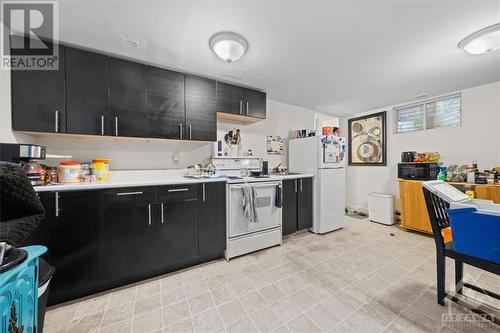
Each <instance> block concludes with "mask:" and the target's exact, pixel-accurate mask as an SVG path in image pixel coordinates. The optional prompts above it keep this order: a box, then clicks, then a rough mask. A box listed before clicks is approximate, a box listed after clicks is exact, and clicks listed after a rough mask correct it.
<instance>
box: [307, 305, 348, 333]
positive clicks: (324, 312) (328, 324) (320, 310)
mask: <svg viewBox="0 0 500 333" xmlns="http://www.w3.org/2000/svg"><path fill="white" fill-rule="evenodd" d="M306 316H307V317H308V318H309V319H311V320H312V321H313V322H314V323H315V324H316V325H317V326H318V327H319V328H320V329H321V330H322V331H323V332H327V331H328V330H329V329H331V328H332V327H333V326H335V325H336V324H337V323H339V322H340V319H339V318H338V317H337V316H335V315H334V314H333V313H331V312H330V311H329V310H328V309H327V308H326V307H325V306H324V305H322V304H318V305H316V306H315V307H313V308H311V309H310V310H309V311H307V312H306Z"/></svg>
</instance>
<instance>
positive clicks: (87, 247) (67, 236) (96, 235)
mask: <svg viewBox="0 0 500 333" xmlns="http://www.w3.org/2000/svg"><path fill="white" fill-rule="evenodd" d="M54 196H58V198H56V197H54V205H55V208H54V218H52V219H51V221H52V225H51V228H50V229H51V231H50V233H51V236H50V238H51V246H50V263H51V264H52V265H54V266H55V268H56V273H55V275H54V278H53V281H52V282H51V285H50V289H51V295H53V296H54V297H58V296H56V295H61V296H63V295H65V294H67V293H71V292H75V290H77V289H78V288H80V287H85V286H91V285H94V284H96V283H99V282H100V281H101V277H102V276H101V260H100V235H101V207H100V202H101V197H100V192H99V191H75V192H59V193H55V194H54ZM56 201H58V203H57V204H56ZM57 208H59V209H57Z"/></svg>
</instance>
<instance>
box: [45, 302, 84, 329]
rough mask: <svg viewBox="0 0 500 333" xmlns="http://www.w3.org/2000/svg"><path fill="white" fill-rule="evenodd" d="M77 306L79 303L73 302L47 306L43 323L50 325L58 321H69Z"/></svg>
mask: <svg viewBox="0 0 500 333" xmlns="http://www.w3.org/2000/svg"><path fill="white" fill-rule="evenodd" d="M79 306H80V303H73V304H67V305H61V306H57V307H52V308H48V310H47V313H46V314H45V325H46V326H52V325H55V324H58V323H68V322H71V320H72V319H73V316H74V315H75V313H76V310H77V309H78V307H79Z"/></svg>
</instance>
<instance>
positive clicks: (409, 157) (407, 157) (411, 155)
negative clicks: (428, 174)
mask: <svg viewBox="0 0 500 333" xmlns="http://www.w3.org/2000/svg"><path fill="white" fill-rule="evenodd" d="M416 153H417V152H415V151H404V152H402V153H401V162H402V163H411V162H413V160H414V159H415V154H416Z"/></svg>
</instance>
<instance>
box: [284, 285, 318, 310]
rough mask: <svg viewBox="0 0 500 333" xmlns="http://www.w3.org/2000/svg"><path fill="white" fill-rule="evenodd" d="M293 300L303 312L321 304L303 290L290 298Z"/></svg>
mask: <svg viewBox="0 0 500 333" xmlns="http://www.w3.org/2000/svg"><path fill="white" fill-rule="evenodd" d="M288 298H290V299H291V300H292V302H293V303H294V304H295V305H296V306H297V307H298V308H299V309H301V310H302V311H307V310H308V309H310V308H312V307H313V306H315V305H317V304H319V302H318V301H317V300H316V299H315V298H314V297H312V296H311V294H310V293H309V292H307V291H306V289H301V290H299V291H297V292H296V293H294V294H291V295H290V296H288Z"/></svg>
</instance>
